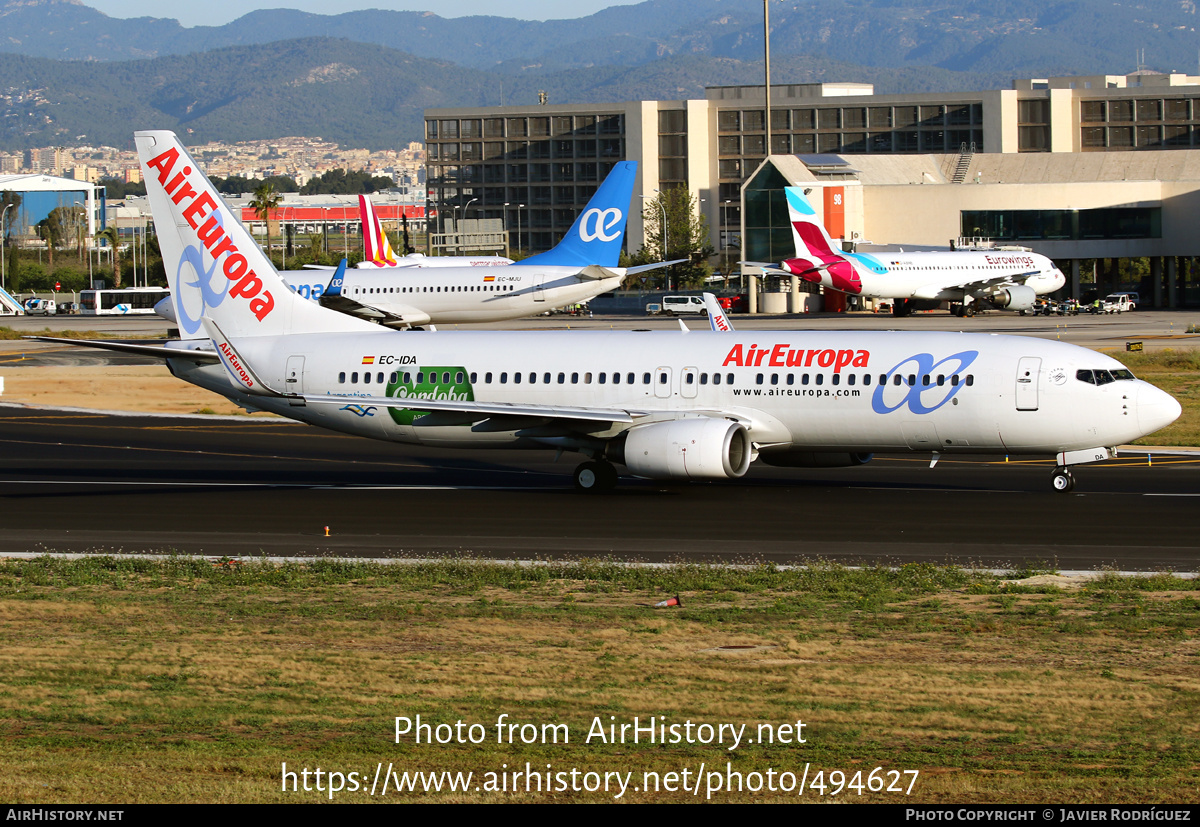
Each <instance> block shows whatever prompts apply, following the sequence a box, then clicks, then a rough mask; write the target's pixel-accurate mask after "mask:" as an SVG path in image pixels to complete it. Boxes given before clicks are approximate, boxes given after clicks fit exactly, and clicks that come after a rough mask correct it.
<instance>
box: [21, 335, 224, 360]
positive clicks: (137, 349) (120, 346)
mask: <svg viewBox="0 0 1200 827" xmlns="http://www.w3.org/2000/svg"><path fill="white" fill-rule="evenodd" d="M21 338H23V339H34V340H36V341H39V342H55V343H57V344H60V345H73V346H78V347H91V348H96V349H97V350H112V351H116V352H117V353H136V354H138V355H140V356H153V357H155V358H157V359H195V360H196V361H199V362H219V361H220V360H221V358H220V357H219V356H217V354H216V351H214V350H209V349H205V350H201V349H200V347H207V346H208V344H209V343H208V341H207V340H204V341H203V343H202V344H201V343H200V342H197V341H196V340H190V341H189V344H190V345H192V346H191V347H163V346H161V345H135V344H132V343H130V342H116V341H109V340H107V339H58V338H55V337H54V336H22V337H21Z"/></svg>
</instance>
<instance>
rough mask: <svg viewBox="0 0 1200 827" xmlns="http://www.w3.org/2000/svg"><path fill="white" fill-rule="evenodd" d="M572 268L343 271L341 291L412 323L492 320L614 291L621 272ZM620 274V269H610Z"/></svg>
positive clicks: (529, 313)
mask: <svg viewBox="0 0 1200 827" xmlns="http://www.w3.org/2000/svg"><path fill="white" fill-rule="evenodd" d="M579 271H580V268H578V267H553V266H544V265H543V266H537V265H529V266H526V265H522V264H519V263H518V264H511V265H509V266H507V267H438V268H412V269H405V270H401V271H397V270H392V271H376V270H347V271H346V275H345V277H344V280H343V285H342V295H343V296H344V297H346V298H347V299H350V300H352V301H354V302H357V303H358V304H362V305H366V306H368V307H373V308H377V309H379V310H381V311H384V312H385V313H391V314H395V315H397V316H403V317H405V318H408V319H411V320H413V321H412V323H413V324H424V323H425V322H433V323H436V324H451V323H456V322H493V321H503V320H505V319H519V318H521V317H522V316H532V315H536V314H538V313H542V312H544V311H546V310H551V309H553V308H556V307H562V306H564V305H568V304H574V303H576V302H583V301H587V300H589V299H592V298H595V297H596V296H598V295H600V294H601V293H605V292H607V291H609V290H615V289H616V288H617V287H619V286H620V284H621V277H622V276H621V275H617V276H615V277H613V278H608V279H592V278H582V277H580V276H579ZM615 272H618V273H620V274H623V272H624V271H615Z"/></svg>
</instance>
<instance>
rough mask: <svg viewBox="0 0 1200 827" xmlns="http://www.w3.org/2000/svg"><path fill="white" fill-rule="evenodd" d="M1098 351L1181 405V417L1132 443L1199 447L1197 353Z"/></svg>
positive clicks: (1199, 362) (1199, 353)
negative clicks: (1172, 397) (1169, 395)
mask: <svg viewBox="0 0 1200 827" xmlns="http://www.w3.org/2000/svg"><path fill="white" fill-rule="evenodd" d="M1102 352H1103V353H1104V354H1105V355H1106V356H1111V357H1113V358H1114V359H1116V360H1117V361H1119V362H1121V363H1122V364H1123V365H1125V366H1126V367H1127V368H1129V369H1130V370H1132V371H1133V373H1134V375H1135V376H1137V377H1138V378H1139V379H1145V380H1146V381H1147V382H1150V383H1151V384H1153V385H1155V386H1157V387H1159V388H1162V389H1163V390H1164V391H1166V392H1167V393H1169V394H1171V396H1174V397H1175V398H1176V399H1178V400H1179V404H1180V405H1182V406H1183V414H1182V415H1181V416H1180V417H1179V419H1177V420H1175V422H1174V423H1172V424H1171V425H1168V426H1167V427H1166V428H1163V429H1162V430H1161V431H1159V432H1158V433H1155V434H1151V435H1150V436H1148V437H1145V438H1144V439H1139V440H1137V443H1135V444H1141V445H1200V350H1194V349H1191V348H1183V349H1177V350H1176V349H1164V350H1157V351H1150V352H1146V351H1143V352H1141V353H1126V352H1125V351H1112V352H1110V351H1102Z"/></svg>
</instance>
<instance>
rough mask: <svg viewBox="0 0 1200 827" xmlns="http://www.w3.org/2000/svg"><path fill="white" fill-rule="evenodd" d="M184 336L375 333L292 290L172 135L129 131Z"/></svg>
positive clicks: (371, 328) (192, 337)
mask: <svg viewBox="0 0 1200 827" xmlns="http://www.w3.org/2000/svg"><path fill="white" fill-rule="evenodd" d="M134 142H135V143H136V144H137V151H138V157H139V159H140V160H141V163H142V180H143V181H144V182H145V184H146V194H147V196H148V197H149V199H150V210H151V213H152V214H153V216H154V224H155V229H156V231H157V233H158V241H159V246H160V248H161V250H162V255H163V264H164V266H165V267H166V270H167V280H168V282H169V284H170V287H171V301H172V305H173V307H174V310H175V318H176V320H177V321H178V323H179V332H180V336H181V337H182V338H183V339H205V338H210V337H209V335H208V334H207V332H206V331H205V330H204V325H203V322H202V321H201V320H202V319H204V318H205V317H207V318H209V319H211V320H212V321H213V322H215V323H216V324H217V325H218V327H219V329H220V330H222V331H224V333H225V334H226V335H228V336H229V337H230V338H240V337H243V336H278V335H281V334H285V333H326V332H339V331H340V332H349V331H365V330H379V328H378V327H377V326H375V325H372V324H371V323H370V322H365V321H363V320H361V319H356V318H353V317H351V316H347V315H344V314H342V313H337V312H335V311H332V310H327V309H325V308H323V307H321V306H320V305H317V304H315V303H313V302H310V301H307V300H306V299H304V298H302V297H300V296H298V295H297V294H296V293H294V292H292V290H291V289H290V288H288V286H287V285H286V284H285V283H284V281H283V279H281V278H280V277H279V274H278V273H277V272H276V271H275V268H274V267H273V266H272V265H271V262H270V260H269V259H268V258H267V256H266V254H265V253H264V252H263V251H262V249H261V248H260V247H259V246H258V244H257V243H256V242H255V241H254V239H253V238H251V236H250V233H248V232H247V231H246V229H245V228H244V227H243V226H242V225H241V223H240V222H239V221H238V220H237V218H236V217H235V216H234V214H233V213H232V212H230V210H229V207H227V206H226V205H225V202H224V201H222V200H221V196H220V195H218V194H217V191H216V189H214V188H213V185H212V183H210V182H209V180H208V179H207V178H206V177H205V176H204V174H203V173H202V172H201V171H200V167H199V165H198V164H197V163H196V162H195V161H194V160H192V157H191V156H190V155H189V154H188V152H187V150H186V149H185V148H184V147H183V144H182V143H180V141H179V138H178V137H177V136H176V135H175V133H173V132H168V131H157V130H156V131H147V132H136V133H134Z"/></svg>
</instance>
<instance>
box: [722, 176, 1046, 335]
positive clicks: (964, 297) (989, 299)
mask: <svg viewBox="0 0 1200 827" xmlns="http://www.w3.org/2000/svg"><path fill="white" fill-rule="evenodd" d="M785 194H786V196H787V204H788V217H789V219H790V220H791V224H792V236H793V238H794V239H795V242H796V257H795V258H790V259H787V260H786V261H784V262H782V263H781V264H779V265H778V266H776V265H774V264H762V263H760V262H746V263H747V264H754V265H757V266H760V267H763V268H764V269H766V270H767V271H768V272H773V273H780V274H783V275H796V276H799V277H800V278H802V279H804V280H805V281H807V282H812V283H813V284H820V285H821V286H822V287H825V288H826V289H828V290H837V291H839V292H842V293H847V294H849V295H852V296H862V297H864V298H871V299H893V300H894V301H893V302H892V312H893V313H894V314H895V315H897V316H907V315H909V314H910V313H912V312H913V310H933V309H934V308H936V307H938V306H939V305H940V304H941V303H942V302H944V301H948V302H950V310H951V312H952V313H954V315H956V316H973V315H974V314H975V311H976V310H978V309H981V308H982V309H987V308H998V309H999V308H1003V309H1007V310H1028V309H1029V308H1031V307H1033V302H1034V298H1035V297H1036V296H1039V295H1042V294H1044V293H1053V292H1054V291H1055V290H1058V289H1059V288H1060V287H1062V286H1063V285H1064V284H1065V283H1066V278H1065V277H1064V276H1063V274H1062V271H1061V270H1059V269H1058V268H1057V267H1055V266H1054V262H1052V261H1051V260H1050V259H1048V258H1046V257H1045V256H1043V255H1039V254H1038V253H1032V252H1029V251H1027V250H988V251H982V252H974V251H959V252H941V253H844V252H842V251H841V250H840V249H839V248H838V245H836V244H835V243H834V241H833V239H832V238H830V236H829V232H828V231H827V230H826V229H825V227H824V225H822V224H821V222H820V221H818V220H817V213H816V210H814V209H813V207H812V205H811V204H810V203H809V202H808V199H807V198H805V197H804V192H803V191H802V190H801V189H800V188H799V187H787V188H786V189H785Z"/></svg>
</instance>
